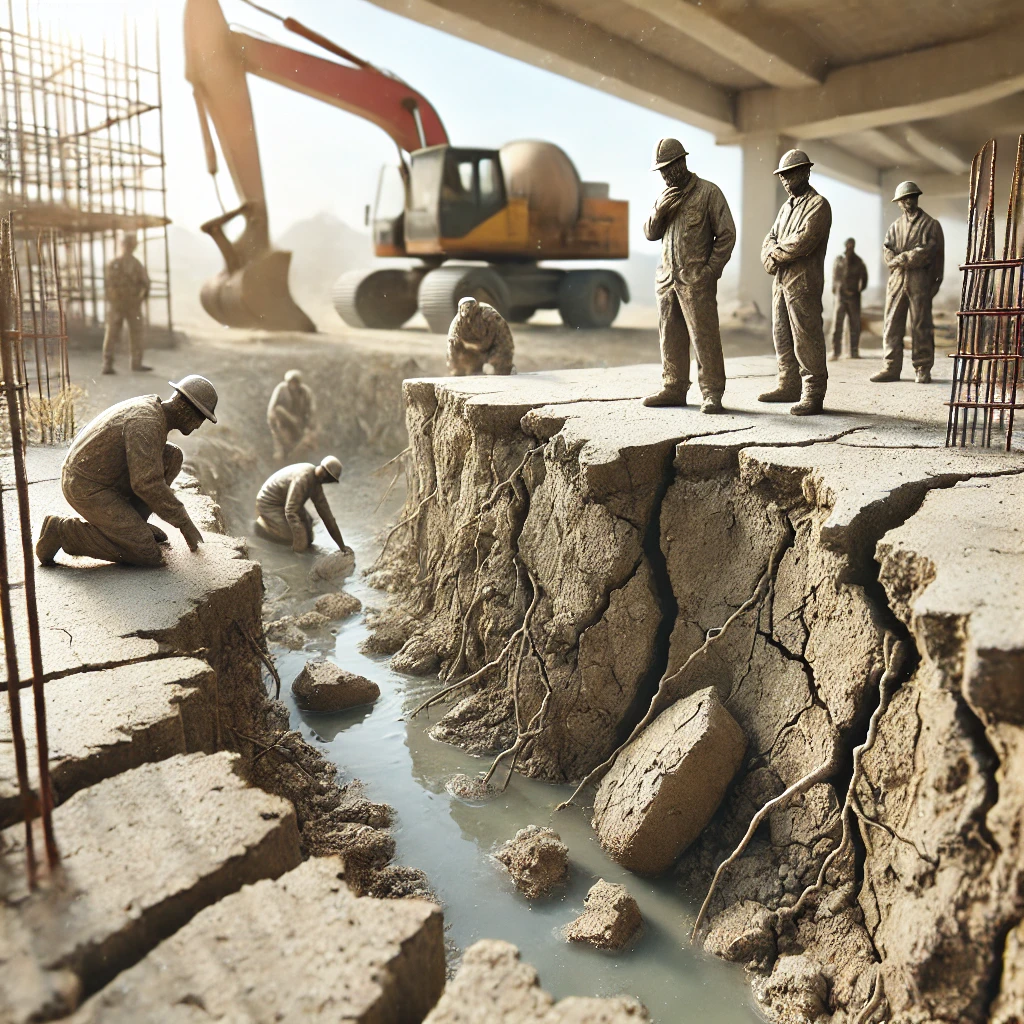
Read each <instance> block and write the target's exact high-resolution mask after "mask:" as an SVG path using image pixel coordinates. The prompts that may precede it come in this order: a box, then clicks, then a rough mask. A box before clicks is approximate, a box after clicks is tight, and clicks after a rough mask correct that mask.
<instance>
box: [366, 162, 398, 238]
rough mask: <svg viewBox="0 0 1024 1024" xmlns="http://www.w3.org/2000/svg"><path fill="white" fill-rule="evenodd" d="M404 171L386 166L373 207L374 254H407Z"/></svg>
mask: <svg viewBox="0 0 1024 1024" xmlns="http://www.w3.org/2000/svg"><path fill="white" fill-rule="evenodd" d="M402 172H403V168H400V167H396V166H395V165H394V164H385V165H384V166H383V167H382V168H381V169H380V176H379V177H378V179H377V198H376V201H375V202H374V204H373V228H372V230H373V251H374V253H375V254H376V255H377V256H404V255H405V206H406V187H405V175H404V174H403V173H402Z"/></svg>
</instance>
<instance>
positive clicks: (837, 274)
mask: <svg viewBox="0 0 1024 1024" xmlns="http://www.w3.org/2000/svg"><path fill="white" fill-rule="evenodd" d="M867 286H868V268H867V266H866V264H865V263H864V261H863V260H862V259H861V258H860V257H859V256H858V255H857V254H856V253H854V254H853V255H852V256H850V257H847V255H846V253H845V252H844V253H843V254H842V255H840V256H837V257H836V261H835V263H833V264H832V297H833V299H834V300H835V302H834V305H833V312H832V353H833V355H835V356H836V358H838V357H839V356H841V355H842V354H843V323H844V322H845V321H846V320H847V319H849V321H850V358H852V359H856V358H857V356H858V355H859V354H860V293H861V292H862V291H864V289H865V288H867Z"/></svg>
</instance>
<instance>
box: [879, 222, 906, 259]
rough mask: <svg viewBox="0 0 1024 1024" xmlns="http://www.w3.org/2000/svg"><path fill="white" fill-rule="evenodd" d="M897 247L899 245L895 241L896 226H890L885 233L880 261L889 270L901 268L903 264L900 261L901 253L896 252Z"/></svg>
mask: <svg viewBox="0 0 1024 1024" xmlns="http://www.w3.org/2000/svg"><path fill="white" fill-rule="evenodd" d="M898 245H899V243H898V242H897V241H896V225H895V224H890V225H889V228H888V230H887V231H886V232H885V241H884V242H883V243H882V259H883V260H884V261H885V265H886V266H887V267H889V268H890V269H891V268H892V267H901V266H903V264H904V262H905V261H904V260H903V259H901V257H902V255H903V253H901V252H899V251H898V249H897V246H898Z"/></svg>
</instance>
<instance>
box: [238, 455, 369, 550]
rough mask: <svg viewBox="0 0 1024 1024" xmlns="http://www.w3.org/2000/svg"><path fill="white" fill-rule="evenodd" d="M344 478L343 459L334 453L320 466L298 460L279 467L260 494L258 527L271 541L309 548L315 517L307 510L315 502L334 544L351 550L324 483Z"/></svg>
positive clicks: (301, 548)
mask: <svg viewBox="0 0 1024 1024" xmlns="http://www.w3.org/2000/svg"><path fill="white" fill-rule="evenodd" d="M340 479H341V461H340V460H339V459H336V458H335V457H334V456H333V455H328V456H327V458H325V459H324V460H323V461H322V462H321V463H320V465H319V466H314V465H313V464H312V463H311V462H297V463H295V465H293V466H285V467H284V469H279V470H278V471H277V472H276V473H275V474H274V475H273V476H272V477H271V478H270V479H269V480H268V481H267V482H266V483H265V484H264V485H263V486H262V487H261V488H260V493H259V494H258V495H257V496H256V527H257V530H258V531H259V532H261V533H263V534H264V535H265V536H267V537H269V538H270V539H271V540H275V541H278V542H279V543H281V544H291V546H292V550H293V551H305V550H306V549H307V548H308V547H309V546H310V544H312V543H313V517H312V516H311V515H310V514H309V513H308V512H307V511H306V502H307V501H312V502H313V506H314V507H315V508H316V510H317V512H318V513H319V514H320V518H321V520H322V521H323V524H324V526H326V527H327V532H328V533H329V534H330V535H331V537H332V539H333V540H334V543H335V544H337V545H338V547H339V548H340V549H341V550H342V551H349V552H350V551H351V550H352V549H351V548H350V547H347V546H346V544H345V541H344V540H343V538H342V536H341V530H339V529H338V524H337V523H336V522H335V521H334V514H333V513H332V512H331V506H330V505H328V504H327V498H326V497H325V496H324V487H323V485H324V484H328V483H330V484H336V483H337V482H338V481H339V480H340Z"/></svg>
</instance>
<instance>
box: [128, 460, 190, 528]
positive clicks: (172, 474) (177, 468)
mask: <svg viewBox="0 0 1024 1024" xmlns="http://www.w3.org/2000/svg"><path fill="white" fill-rule="evenodd" d="M184 461H185V453H184V452H183V451H182V450H181V449H180V448H179V447H178V446H177V445H176V444H171V443H170V441H168V442H167V444H165V445H164V480H165V481H166V483H167V485H168V487H169V486H170V485H171V484H172V483H174V481H175V480H176V479H177V477H178V474H179V473H180V472H181V464H182V463H183V462H184ZM128 502H129V504H130V505H131V506H132V508H133V509H135V511H136V512H138V514H139V515H140V516H141V517H142V518H143V519H149V517H150V516H151V515H152V514H153V512H152V510H151V509H150V507H149V506H148V505H147V504H146V503H145V502H144V501H143V500H142V499H141V498H140V497H139V496H138V495H137V494H133V495H132V496H131V497H130V498H129V499H128Z"/></svg>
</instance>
